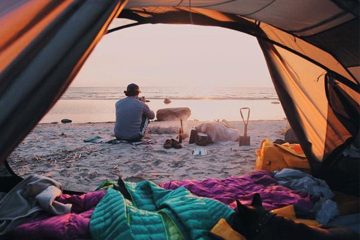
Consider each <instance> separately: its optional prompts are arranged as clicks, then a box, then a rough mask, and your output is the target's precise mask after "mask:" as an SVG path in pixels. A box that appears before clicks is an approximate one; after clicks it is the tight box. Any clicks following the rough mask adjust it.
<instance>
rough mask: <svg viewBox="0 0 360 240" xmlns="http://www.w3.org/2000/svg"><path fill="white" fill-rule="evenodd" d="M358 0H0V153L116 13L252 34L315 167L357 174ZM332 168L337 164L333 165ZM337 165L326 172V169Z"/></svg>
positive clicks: (54, 96) (60, 88)
mask: <svg viewBox="0 0 360 240" xmlns="http://www.w3.org/2000/svg"><path fill="white" fill-rule="evenodd" d="M359 12H360V10H359V1H357V0H317V1H312V0H302V1H286V0H186V1H183V0H176V1H175V0H166V1H165V0H129V1H126V0H88V1H80V0H66V1H40V0H33V1H26V0H4V1H1V2H0V24H1V26H2V27H1V29H0V35H1V39H0V71H1V73H0V109H1V113H0V162H1V163H4V162H6V157H7V156H8V155H9V154H10V152H11V151H12V150H13V149H14V148H15V147H16V146H17V145H18V144H19V143H20V142H21V140H22V139H23V138H24V137H25V136H26V135H27V134H28V133H29V132H30V131H31V129H32V128H33V127H34V126H35V125H36V124H37V123H38V122H39V121H40V119H41V117H42V116H43V115H44V114H46V112H47V111H48V110H49V109H50V108H51V107H52V106H53V105H54V103H55V102H56V101H57V100H58V99H59V97H60V96H61V95H62V93H63V92H64V91H65V90H66V88H67V87H68V86H69V84H70V83H71V81H72V80H73V78H74V76H75V75H76V73H77V72H78V71H79V69H80V67H81V66H82V64H83V63H84V61H85V60H86V58H87V57H88V56H89V54H90V53H91V50H92V49H93V48H94V46H95V45H96V43H97V42H98V41H99V40H100V38H101V36H102V35H103V34H105V33H106V31H107V30H106V29H107V27H108V25H109V23H110V22H111V21H112V19H114V18H115V17H122V18H128V19H132V20H135V21H136V22H135V23H132V24H130V25H128V26H122V27H118V28H114V29H110V30H108V32H113V31H116V30H120V29H122V28H124V27H131V26H134V25H138V24H145V23H169V24H196V25H208V26H220V27H224V28H228V29H233V30H237V31H242V32H245V33H248V34H251V35H253V36H256V37H257V39H258V42H259V44H260V46H261V48H262V50H263V53H264V56H265V59H266V62H267V65H268V68H269V71H270V74H271V77H272V80H273V83H274V86H275V89H276V91H277V94H278V96H279V99H280V101H281V104H282V106H283V108H284V111H285V114H286V116H287V118H288V120H289V123H290V125H291V127H292V128H293V129H294V131H295V132H296V135H297V137H298V139H299V141H300V143H301V146H302V147H303V149H304V152H305V153H306V155H307V157H308V159H309V161H310V165H311V168H312V170H313V173H314V174H317V175H319V174H320V175H321V176H323V177H325V178H327V180H329V181H330V182H331V181H332V180H335V181H334V182H335V183H336V182H338V179H339V178H338V176H340V179H343V178H348V179H347V180H346V182H349V183H352V184H350V185H349V186H351V187H350V188H354V186H355V187H356V189H357V190H356V191H358V189H359V188H358V183H359V178H358V176H359V160H360V159H354V158H351V161H350V163H349V161H342V160H341V159H340V160H339V159H338V158H337V157H336V156H338V152H340V151H341V150H342V149H344V148H345V147H347V146H348V145H349V144H350V143H352V144H355V145H356V144H359V142H360V140H359V138H360V136H359V135H360V134H359V128H360V106H359V103H360V90H359V89H360V86H359V85H360V58H359V54H360V46H359V45H360V44H359V42H360V41H359V32H360V31H359V29H360V28H359ZM334 169H335V170H334ZM334 173H335V174H337V175H336V176H335V175H332V174H334Z"/></svg>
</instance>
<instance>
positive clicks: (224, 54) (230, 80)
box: [72, 23, 272, 88]
mask: <svg viewBox="0 0 360 240" xmlns="http://www.w3.org/2000/svg"><path fill="white" fill-rule="evenodd" d="M114 24H115V25H116V24H117V23H114ZM114 24H113V25H112V26H114ZM110 28H111V27H110ZM131 82H134V83H137V84H139V85H140V86H164V87H181V86H194V87H207V88H216V87H218V86H223V87H270V86H272V83H271V80H270V75H269V72H268V69H267V67H266V63H265V60H264V57H263V54H262V52H261V49H260V47H259V44H258V42H257V40H256V38H254V37H252V36H250V35H247V34H244V33H241V32H237V31H233V30H228V29H223V28H220V27H204V26H193V25H166V24H146V25H140V26H136V27H130V28H126V29H123V30H120V31H116V32H113V33H111V34H107V35H105V36H104V37H103V38H102V39H101V41H100V42H99V43H98V45H97V46H96V48H95V49H94V51H93V52H92V54H91V55H90V57H89V58H88V59H87V61H86V62H85V64H84V66H83V67H82V69H81V71H80V72H79V74H78V75H77V77H76V78H75V80H74V82H73V83H72V86H73V87H110V86H111V87H122V86H126V85H127V84H129V83H131Z"/></svg>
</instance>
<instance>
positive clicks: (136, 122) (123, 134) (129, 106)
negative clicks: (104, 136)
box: [114, 83, 155, 142]
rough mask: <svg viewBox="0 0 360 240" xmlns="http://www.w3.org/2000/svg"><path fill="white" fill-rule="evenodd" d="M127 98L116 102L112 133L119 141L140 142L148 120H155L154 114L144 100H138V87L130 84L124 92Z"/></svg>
mask: <svg viewBox="0 0 360 240" xmlns="http://www.w3.org/2000/svg"><path fill="white" fill-rule="evenodd" d="M124 93H125V95H126V96H127V97H126V98H124V99H120V100H119V101H117V102H116V104H115V108H116V122H115V128H114V133H115V137H116V138H117V139H120V140H127V141H132V142H135V141H140V140H141V139H142V138H143V136H144V134H145V130H146V127H147V125H148V123H149V119H154V118H155V113H154V112H153V111H151V110H150V108H149V106H148V105H146V104H145V98H144V97H143V98H139V93H140V89H139V86H138V85H136V84H134V83H131V84H129V85H128V86H127V89H126V91H124Z"/></svg>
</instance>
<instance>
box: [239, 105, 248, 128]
mask: <svg viewBox="0 0 360 240" xmlns="http://www.w3.org/2000/svg"><path fill="white" fill-rule="evenodd" d="M245 110H247V117H246V120H245V118H244V114H243V111H245ZM240 116H241V118H242V120H243V122H244V124H245V125H247V124H248V122H249V118H250V108H249V107H243V108H240Z"/></svg>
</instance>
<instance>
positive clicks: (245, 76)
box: [9, 21, 289, 191]
mask: <svg viewBox="0 0 360 240" xmlns="http://www.w3.org/2000/svg"><path fill="white" fill-rule="evenodd" d="M124 23H128V22H121V21H120V24H124ZM117 26H119V21H118V22H117V23H116V22H115V23H113V25H112V26H110V29H112V28H114V27H117ZM132 82H135V83H137V84H138V85H139V86H140V88H141V91H142V92H141V95H142V96H145V97H146V99H148V100H149V102H148V103H147V104H148V105H149V107H150V108H151V109H152V110H153V111H155V112H156V111H158V110H159V109H164V108H180V107H188V108H189V109H190V110H191V115H190V117H189V118H188V120H189V121H186V122H184V127H185V129H186V132H187V134H188V137H187V138H185V139H184V142H183V149H181V150H174V149H170V150H166V149H164V148H163V143H164V142H165V140H166V139H168V138H173V139H176V137H177V135H178V134H177V133H178V129H179V127H180V122H179V120H176V121H165V122H159V121H155V122H152V123H151V124H150V125H149V127H148V130H149V132H150V133H149V139H148V140H149V142H150V143H149V144H144V145H139V146H136V147H134V146H132V145H126V144H121V143H120V144H115V145H112V144H109V143H106V142H107V141H108V140H111V139H112V138H114V136H113V128H114V121H115V102H116V101H117V100H119V99H121V98H124V97H125V96H124V93H123V91H124V90H125V89H126V85H127V84H129V83H132ZM164 99H170V101H171V102H170V103H168V104H165V103H164ZM244 107H249V108H250V110H251V112H250V124H249V133H248V134H250V135H251V146H250V147H249V148H246V147H239V143H238V141H237V139H238V137H239V135H244V133H243V131H244V125H243V122H242V120H241V115H240V108H244ZM62 119H70V120H71V121H72V123H70V124H62V123H61V120H62ZM284 119H285V114H284V112H283V110H282V107H281V104H280V102H279V99H278V97H277V94H276V92H275V89H274V87H273V84H272V81H271V79H270V75H269V72H268V69H267V66H266V63H265V59H264V56H263V53H262V52H261V49H260V46H259V44H258V42H257V40H256V38H255V37H253V36H250V35H246V34H244V33H241V32H238V31H233V30H228V29H223V28H219V27H205V26H193V25H167V24H156V25H141V26H134V27H130V28H125V29H122V30H121V31H117V32H113V33H111V34H107V35H105V36H104V37H103V39H102V40H101V42H100V43H99V44H98V46H97V47H96V48H95V50H94V52H93V53H92V55H91V56H90V57H89V59H88V60H87V62H86V63H85V65H84V66H83V68H82V69H81V71H80V72H79V74H78V75H77V76H76V78H75V79H74V81H73V83H72V84H71V85H70V87H69V89H68V90H67V91H66V92H65V94H64V95H63V96H62V98H61V99H60V100H59V101H58V102H57V103H56V104H55V106H54V107H53V108H52V109H51V110H50V111H49V112H48V114H47V115H45V116H44V117H43V119H42V120H41V121H40V124H39V125H38V126H37V127H36V128H35V129H34V130H33V132H32V133H31V134H30V135H29V136H28V137H27V138H26V139H25V140H24V142H23V144H21V145H20V146H19V147H18V148H17V149H16V150H15V151H14V152H13V153H12V155H10V157H9V162H10V165H12V166H16V167H14V169H16V170H15V171H16V173H17V174H19V175H22V176H24V175H27V174H29V173H38V174H47V176H50V177H53V178H54V179H57V178H59V179H58V180H60V181H61V182H63V183H64V184H65V187H66V188H67V189H72V190H79V191H84V190H89V189H93V188H94V186H90V185H89V182H90V180H91V182H93V183H94V184H95V185H96V184H98V183H99V182H101V180H105V179H113V178H115V177H116V176H118V175H121V176H123V177H134V176H141V177H144V178H149V179H151V180H153V181H155V182H156V181H158V182H161V181H163V180H164V179H179V180H180V179H185V178H194V177H196V178H199V179H201V178H205V177H208V176H212V177H227V176H231V175H240V174H242V173H246V172H248V171H251V170H253V169H254V167H255V159H256V149H257V148H258V147H259V146H260V143H261V141H262V140H264V139H265V138H270V139H271V140H275V139H276V138H281V137H282V134H283V132H284V131H285V130H286V128H288V127H289V126H288V123H287V121H286V120H284ZM204 122H207V123H215V124H222V126H227V127H229V129H235V130H236V131H234V132H235V133H236V134H237V135H236V136H235V137H234V135H231V136H229V137H228V138H229V139H222V141H219V142H217V143H214V144H212V145H209V146H208V147H207V148H203V149H205V150H206V153H205V152H203V153H202V154H204V155H203V156H195V155H193V152H194V151H197V150H198V149H199V146H197V145H194V144H188V142H189V135H190V131H191V129H192V128H194V127H196V126H199V125H201V124H202V123H204ZM204 127H205V126H204ZM206 127H208V126H206ZM208 131H210V130H208ZM92 139H93V140H92ZM86 140H90V142H85V141H86ZM223 140H227V141H223ZM167 151H168V153H167ZM167 154H170V156H167ZM194 161H197V164H196V165H197V166H196V165H194ZM44 162H46V165H45V166H44ZM85 186H86V187H87V188H88V189H83V188H84V187H85Z"/></svg>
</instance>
